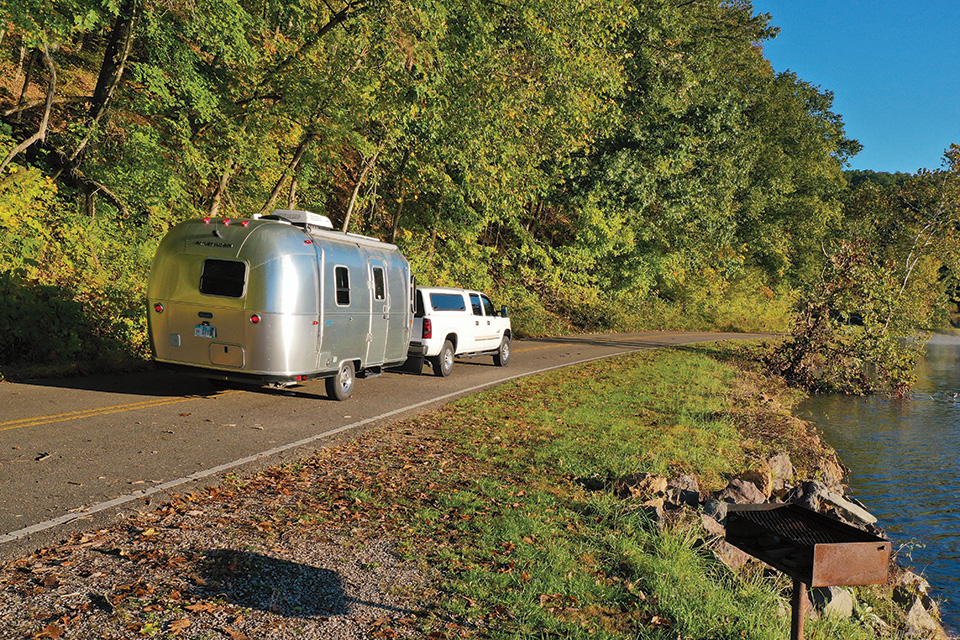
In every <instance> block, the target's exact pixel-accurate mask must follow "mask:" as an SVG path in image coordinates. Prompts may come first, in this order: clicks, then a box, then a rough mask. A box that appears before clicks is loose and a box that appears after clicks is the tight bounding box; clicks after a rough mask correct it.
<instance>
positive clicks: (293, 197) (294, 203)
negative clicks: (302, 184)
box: [287, 172, 300, 209]
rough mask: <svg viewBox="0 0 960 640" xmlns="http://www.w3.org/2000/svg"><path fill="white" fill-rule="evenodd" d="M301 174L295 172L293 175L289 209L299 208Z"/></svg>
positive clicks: (288, 194)
mask: <svg viewBox="0 0 960 640" xmlns="http://www.w3.org/2000/svg"><path fill="white" fill-rule="evenodd" d="M298 175H300V173H299V172H297V173H295V174H293V177H292V178H290V191H289V192H287V209H296V208H297V184H298V182H297V176H298Z"/></svg>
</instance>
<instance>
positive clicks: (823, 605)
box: [613, 423, 955, 640]
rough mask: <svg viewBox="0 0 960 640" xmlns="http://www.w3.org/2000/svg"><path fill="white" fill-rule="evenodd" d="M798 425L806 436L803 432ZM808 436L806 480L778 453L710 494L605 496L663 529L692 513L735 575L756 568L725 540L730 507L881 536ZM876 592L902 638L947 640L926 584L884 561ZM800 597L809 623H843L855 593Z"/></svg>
mask: <svg viewBox="0 0 960 640" xmlns="http://www.w3.org/2000/svg"><path fill="white" fill-rule="evenodd" d="M804 424H805V426H806V428H807V429H809V430H813V427H812V426H811V425H808V424H806V423H804ZM812 437H813V438H814V439H815V440H816V444H818V445H821V452H820V453H819V454H818V459H817V460H816V465H815V466H816V472H815V473H814V474H813V475H814V477H810V478H801V477H800V476H799V475H798V473H797V471H796V469H795V468H794V465H793V463H792V461H791V459H790V456H789V454H788V453H786V452H779V453H776V454H775V455H772V456H770V457H768V458H766V459H764V460H760V461H758V464H757V465H756V467H755V468H752V469H748V470H745V471H743V472H742V473H740V474H738V475H737V476H736V477H735V478H733V479H732V480H731V481H730V482H729V483H728V484H727V486H726V487H725V488H723V489H722V490H720V491H715V492H712V493H710V492H702V491H701V489H700V487H699V485H698V482H697V479H696V478H695V477H694V476H692V475H680V476H677V477H674V478H666V477H664V476H659V475H654V474H636V475H632V476H628V477H624V478H621V479H619V480H618V481H617V482H616V483H614V485H613V491H615V492H616V493H617V494H618V495H620V496H621V497H623V498H625V499H633V500H637V501H638V502H639V504H640V506H641V507H642V508H644V509H646V510H647V511H648V513H649V514H650V516H651V517H652V518H653V519H655V520H656V521H658V522H669V521H671V520H675V519H677V518H679V517H682V515H684V514H690V513H691V512H695V513H696V514H697V515H698V516H699V519H700V522H701V524H702V526H703V530H704V532H705V533H706V534H707V535H706V536H705V537H706V543H707V544H708V545H709V547H710V548H711V550H712V551H713V553H714V554H715V555H716V557H717V558H718V559H719V560H720V561H721V562H723V563H724V564H725V565H727V566H728V567H730V568H731V569H735V570H736V569H740V568H741V567H743V566H744V565H746V564H748V563H759V561H758V560H756V559H754V558H751V557H750V556H749V555H747V554H746V553H744V552H743V551H741V550H739V549H737V548H736V547H734V546H732V545H730V544H728V543H727V542H726V541H725V539H724V536H725V533H726V526H725V525H726V519H727V512H728V509H729V507H730V506H731V505H746V504H755V505H759V504H770V503H773V504H796V505H800V506H802V507H805V508H807V509H811V510H813V511H816V512H817V513H821V514H824V515H827V516H829V517H831V518H834V519H836V520H838V521H840V522H843V523H845V524H848V525H851V526H854V527H857V528H858V529H861V530H863V531H866V532H868V533H871V534H873V535H876V536H880V537H885V534H884V531H883V529H882V528H881V526H880V523H878V521H877V518H876V517H875V516H873V515H872V514H871V513H869V512H868V511H867V510H866V509H865V508H864V506H863V504H862V503H860V502H859V501H857V499H856V498H854V497H853V496H851V495H849V493H848V488H847V486H846V484H845V483H844V477H845V475H846V469H845V468H844V467H843V465H842V464H841V463H840V461H839V459H838V458H837V455H836V453H835V452H832V451H831V450H829V449H827V448H825V447H822V443H821V442H820V441H819V437H818V436H817V435H816V434H813V435H812ZM882 588H885V589H889V590H890V597H891V600H892V602H893V603H894V604H895V605H896V606H897V608H898V610H899V611H901V612H902V622H901V624H900V625H899V628H898V629H897V630H898V631H900V632H901V633H902V634H903V636H904V637H906V638H923V639H929V640H949V639H950V638H954V637H955V636H952V635H950V634H948V632H947V631H946V629H945V628H944V626H943V625H942V624H941V622H940V608H939V604H938V603H937V601H936V599H935V598H933V597H932V596H931V586H930V584H929V582H928V581H927V580H926V579H925V578H923V577H922V576H921V575H919V574H917V573H915V572H914V571H912V570H911V569H910V568H908V567H905V566H903V565H901V564H900V563H899V562H898V561H897V559H896V558H893V559H892V564H891V567H890V582H889V583H888V584H887V585H885V586H884V587H882ZM807 595H808V598H809V601H810V603H811V604H812V605H813V606H812V609H811V610H810V611H809V613H808V615H811V616H843V617H850V616H852V615H854V612H855V609H856V608H857V600H856V594H855V592H854V590H852V589H851V588H844V587H817V588H811V589H809V592H808V594H807ZM869 622H870V624H872V626H874V628H875V629H876V630H877V631H889V630H890V629H889V628H888V627H889V625H888V624H887V623H885V622H883V621H882V620H881V619H880V618H879V617H878V616H876V615H873V616H871V617H870V619H869Z"/></svg>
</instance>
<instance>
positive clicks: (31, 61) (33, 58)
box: [14, 49, 40, 122]
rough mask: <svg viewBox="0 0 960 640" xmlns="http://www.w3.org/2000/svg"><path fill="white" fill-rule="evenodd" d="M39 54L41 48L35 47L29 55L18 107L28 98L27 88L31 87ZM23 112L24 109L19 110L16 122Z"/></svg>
mask: <svg viewBox="0 0 960 640" xmlns="http://www.w3.org/2000/svg"><path fill="white" fill-rule="evenodd" d="M38 55H40V50H39V49H33V50H31V51H30V55H29V56H28V57H27V67H26V68H25V69H24V70H23V86H22V87H21V88H20V98H19V99H18V100H17V109H19V108H20V107H21V106H22V105H23V103H24V102H25V101H26V99H27V89H29V88H30V80H31V79H32V76H33V64H34V62H36V59H37V56H38ZM21 113H22V111H17V117H16V118H15V119H14V122H20V115H21Z"/></svg>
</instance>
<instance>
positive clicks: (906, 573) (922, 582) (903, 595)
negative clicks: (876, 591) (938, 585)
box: [893, 569, 940, 616]
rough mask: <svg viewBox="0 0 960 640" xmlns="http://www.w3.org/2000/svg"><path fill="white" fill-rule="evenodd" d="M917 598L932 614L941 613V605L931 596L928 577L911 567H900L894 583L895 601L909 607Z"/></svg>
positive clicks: (937, 614)
mask: <svg viewBox="0 0 960 640" xmlns="http://www.w3.org/2000/svg"><path fill="white" fill-rule="evenodd" d="M917 599H919V600H920V604H922V605H923V608H924V609H926V610H927V611H928V612H930V613H931V614H932V615H934V616H939V615H940V606H939V605H938V604H937V601H936V600H934V599H933V598H932V597H931V596H930V583H929V582H927V580H926V578H924V577H923V576H920V575H918V574H916V573H914V572H913V571H910V570H909V569H900V570H899V571H898V573H897V576H896V578H895V580H894V584H893V601H894V602H896V603H897V604H899V605H901V606H903V607H907V606H908V605H911V604H912V603H913V602H914V601H915V600H917Z"/></svg>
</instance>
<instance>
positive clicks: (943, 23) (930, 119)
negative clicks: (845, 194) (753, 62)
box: [753, 0, 960, 173]
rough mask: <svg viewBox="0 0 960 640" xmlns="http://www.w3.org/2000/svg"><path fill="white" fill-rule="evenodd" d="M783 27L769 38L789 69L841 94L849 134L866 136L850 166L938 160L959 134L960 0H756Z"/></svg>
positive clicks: (933, 164) (774, 59)
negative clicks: (959, 40)
mask: <svg viewBox="0 0 960 640" xmlns="http://www.w3.org/2000/svg"><path fill="white" fill-rule="evenodd" d="M753 6H754V10H755V12H757V13H769V14H771V15H772V16H773V19H772V20H771V24H773V25H775V26H777V27H780V35H779V36H777V38H776V39H775V40H772V41H768V42H767V43H766V44H765V45H764V53H765V54H766V57H767V59H768V60H770V62H771V63H772V64H773V68H774V70H776V71H786V70H788V69H789V70H790V71H793V72H795V73H796V74H797V75H798V76H799V77H800V78H801V79H803V80H806V81H807V82H809V83H811V84H814V85H817V86H819V87H820V88H821V89H823V90H829V91H832V92H833V94H834V102H833V107H834V111H835V112H836V113H839V114H841V115H842V116H843V121H844V124H845V129H846V132H847V136H849V137H851V138H855V139H857V140H859V141H860V144H862V145H863V151H861V152H860V153H859V154H858V155H857V156H855V157H854V158H853V159H852V160H851V161H850V168H852V169H873V170H874V171H891V172H894V171H905V172H908V173H914V172H916V171H917V170H919V169H920V168H924V167H925V168H928V169H936V168H938V167H940V161H941V159H942V156H943V151H944V149H946V148H947V147H948V146H950V143H952V142H955V143H958V144H960V51H958V48H957V46H956V43H957V41H958V36H960V1H958V0H949V1H945V0H923V1H920V0H912V1H909V0H900V1H898V2H897V1H892V0H870V1H867V0H833V1H830V2H828V1H825V0H753Z"/></svg>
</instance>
